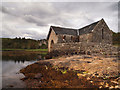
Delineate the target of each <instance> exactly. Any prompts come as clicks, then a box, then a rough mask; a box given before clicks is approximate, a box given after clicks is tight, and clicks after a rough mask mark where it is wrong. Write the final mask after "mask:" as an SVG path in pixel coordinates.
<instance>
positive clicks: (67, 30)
mask: <svg viewBox="0 0 120 90" xmlns="http://www.w3.org/2000/svg"><path fill="white" fill-rule="evenodd" d="M51 28H52V29H53V30H54V31H55V33H56V34H67V35H77V29H71V28H63V27H55V26H51Z"/></svg>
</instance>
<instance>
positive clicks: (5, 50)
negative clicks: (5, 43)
mask: <svg viewBox="0 0 120 90" xmlns="http://www.w3.org/2000/svg"><path fill="white" fill-rule="evenodd" d="M21 50H23V51H46V52H47V51H48V49H2V51H21Z"/></svg>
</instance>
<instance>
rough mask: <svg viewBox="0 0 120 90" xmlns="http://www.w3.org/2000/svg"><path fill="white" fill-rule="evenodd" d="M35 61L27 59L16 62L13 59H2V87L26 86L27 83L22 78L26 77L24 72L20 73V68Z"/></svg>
mask: <svg viewBox="0 0 120 90" xmlns="http://www.w3.org/2000/svg"><path fill="white" fill-rule="evenodd" d="M34 62H35V61H25V62H24V63H23V62H15V61H13V60H11V61H5V60H3V61H2V88H7V87H8V88H10V87H13V88H24V87H25V84H24V82H23V81H22V80H20V79H21V78H23V77H24V75H23V74H21V73H19V70H20V69H22V68H24V67H26V66H27V65H29V64H32V63H34Z"/></svg>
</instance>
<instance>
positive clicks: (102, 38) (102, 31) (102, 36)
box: [102, 29, 104, 39]
mask: <svg viewBox="0 0 120 90" xmlns="http://www.w3.org/2000/svg"><path fill="white" fill-rule="evenodd" d="M103 34H104V32H103V29H102V39H104V35H103Z"/></svg>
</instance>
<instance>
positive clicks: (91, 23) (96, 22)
mask: <svg viewBox="0 0 120 90" xmlns="http://www.w3.org/2000/svg"><path fill="white" fill-rule="evenodd" d="M99 21H100V20H99ZM99 21H97V22H94V23H91V24H88V25H86V26H84V27H82V28H79V30H80V29H83V28H85V27H88V26H91V25H93V24H95V23H96V25H97V23H98V22H99Z"/></svg>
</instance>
